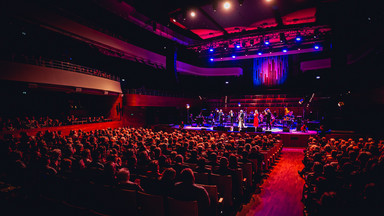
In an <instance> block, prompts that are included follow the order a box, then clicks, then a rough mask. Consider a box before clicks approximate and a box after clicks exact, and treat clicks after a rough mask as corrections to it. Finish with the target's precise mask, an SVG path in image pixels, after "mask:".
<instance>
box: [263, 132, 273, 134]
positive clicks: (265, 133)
mask: <svg viewBox="0 0 384 216" xmlns="http://www.w3.org/2000/svg"><path fill="white" fill-rule="evenodd" d="M264 133H265V134H271V133H272V131H265V132H264Z"/></svg>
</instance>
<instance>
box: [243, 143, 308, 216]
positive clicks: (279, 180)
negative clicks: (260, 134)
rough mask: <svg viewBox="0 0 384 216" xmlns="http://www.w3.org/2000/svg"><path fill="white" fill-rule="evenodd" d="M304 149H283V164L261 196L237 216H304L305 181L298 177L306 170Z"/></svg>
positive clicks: (266, 181) (264, 187)
mask: <svg viewBox="0 0 384 216" xmlns="http://www.w3.org/2000/svg"><path fill="white" fill-rule="evenodd" d="M302 159H303V149H301V148H283V151H282V155H281V158H280V160H279V161H278V162H277V164H276V165H275V167H274V168H273V169H272V172H271V173H270V174H269V177H267V178H266V180H265V181H264V183H263V185H262V191H261V193H260V194H255V195H253V197H252V199H251V201H250V203H248V204H247V205H245V206H244V207H243V209H242V211H240V212H239V213H238V214H237V215H238V216H243V215H249V216H250V215H258V216H280V215H284V216H301V215H303V207H304V206H303V204H302V203H301V201H300V200H301V196H302V191H303V185H304V180H303V179H301V178H300V176H299V174H298V173H297V171H298V170H301V169H302V168H303V164H302V163H301V160H302Z"/></svg>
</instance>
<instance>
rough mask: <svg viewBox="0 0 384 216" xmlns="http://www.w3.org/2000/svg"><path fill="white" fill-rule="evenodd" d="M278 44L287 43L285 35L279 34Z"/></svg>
mask: <svg viewBox="0 0 384 216" xmlns="http://www.w3.org/2000/svg"><path fill="white" fill-rule="evenodd" d="M279 37H280V42H281V43H286V42H287V39H286V38H285V35H284V33H283V32H281V33H280V36H279Z"/></svg>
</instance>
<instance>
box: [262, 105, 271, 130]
mask: <svg viewBox="0 0 384 216" xmlns="http://www.w3.org/2000/svg"><path fill="white" fill-rule="evenodd" d="M264 113H265V114H264V115H265V116H264V118H265V122H266V124H267V127H266V130H268V128H269V130H272V124H271V120H272V113H271V110H270V109H269V108H267V109H265V110H264Z"/></svg>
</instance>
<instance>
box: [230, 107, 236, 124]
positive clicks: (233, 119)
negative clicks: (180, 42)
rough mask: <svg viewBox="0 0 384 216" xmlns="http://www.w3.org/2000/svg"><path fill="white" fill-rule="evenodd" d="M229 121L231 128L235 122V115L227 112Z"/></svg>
mask: <svg viewBox="0 0 384 216" xmlns="http://www.w3.org/2000/svg"><path fill="white" fill-rule="evenodd" d="M229 119H230V120H231V126H233V123H234V122H235V113H233V111H232V110H230V111H229Z"/></svg>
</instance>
